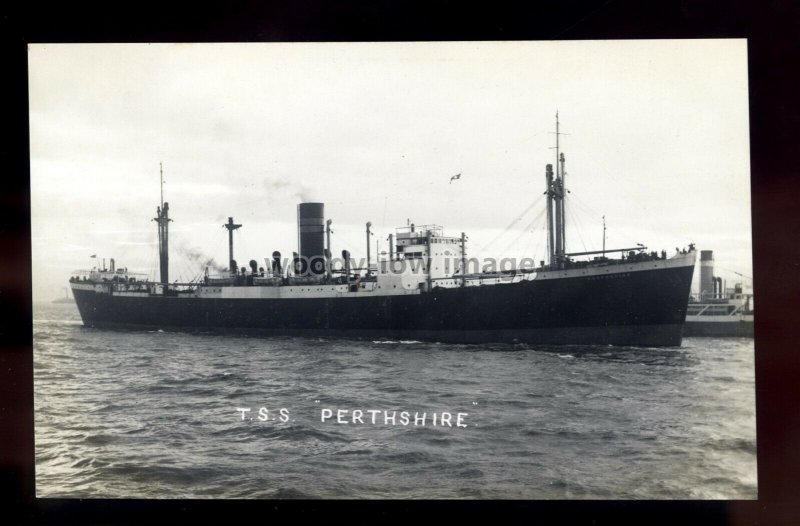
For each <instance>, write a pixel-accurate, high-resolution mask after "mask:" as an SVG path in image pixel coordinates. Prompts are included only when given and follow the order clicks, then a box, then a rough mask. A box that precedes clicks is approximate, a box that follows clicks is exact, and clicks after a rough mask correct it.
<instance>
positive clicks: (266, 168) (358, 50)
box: [28, 38, 759, 501]
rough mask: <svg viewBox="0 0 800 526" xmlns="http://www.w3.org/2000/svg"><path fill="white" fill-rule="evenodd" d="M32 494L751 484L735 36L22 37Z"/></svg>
mask: <svg viewBox="0 0 800 526" xmlns="http://www.w3.org/2000/svg"><path fill="white" fill-rule="evenodd" d="M28 97H29V120H30V124H29V127H30V198H31V201H30V206H31V236H30V239H31V262H32V295H33V373H34V375H33V376H34V378H33V379H34V424H35V478H36V481H35V491H36V497H38V498H59V499H96V498H99V499H374V500H383V499H433V500H441V499H470V500H490V499H491V500H497V499H517V500H531V499H535V500H551V499H558V500H565V499H566V500H570V499H576V500H587V499H591V500H648V501H652V500H667V499H678V500H687V499H690V500H752V499H757V498H758V489H759V484H758V477H757V461H756V417H755V413H756V411H755V381H754V378H755V338H754V317H755V294H754V288H753V277H752V276H753V247H752V235H751V232H752V226H751V192H750V181H751V174H750V171H751V170H750V134H749V128H750V120H749V119H750V116H749V113H748V41H747V40H746V39H740V38H725V39H703V40H700V39H697V40H694V39H687V40H659V39H653V40H580V41H579V40H561V41H448V42H443V41H440V42H423V41H420V42H293V43H286V42H274V43H153V44H146V43H127V44H113V43H83V44H77V43H74V44H67V43H37V44H29V45H28Z"/></svg>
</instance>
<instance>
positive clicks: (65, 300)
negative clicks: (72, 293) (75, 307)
mask: <svg viewBox="0 0 800 526" xmlns="http://www.w3.org/2000/svg"><path fill="white" fill-rule="evenodd" d="M52 303H73V300H72V298H70V297H69V293H68V292H67V288H66V287H64V297H63V298H56V299H54V300H53V301H52Z"/></svg>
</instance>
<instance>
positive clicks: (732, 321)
mask: <svg viewBox="0 0 800 526" xmlns="http://www.w3.org/2000/svg"><path fill="white" fill-rule="evenodd" d="M742 277H745V276H742ZM754 316H755V305H754V302H753V294H752V291H748V290H747V289H745V287H744V283H735V284H734V286H733V287H732V288H728V287H726V284H725V282H724V280H723V279H722V278H721V277H719V276H714V252H713V251H712V250H701V251H700V292H699V293H698V294H693V295H692V296H690V298H689V306H688V309H687V311H686V325H685V326H684V330H683V334H684V336H713V337H737V338H752V337H753V327H754Z"/></svg>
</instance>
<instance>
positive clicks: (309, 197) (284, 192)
mask: <svg viewBox="0 0 800 526" xmlns="http://www.w3.org/2000/svg"><path fill="white" fill-rule="evenodd" d="M264 190H265V191H266V192H267V198H268V199H280V200H284V199H285V198H288V197H292V198H295V199H297V200H299V201H301V202H306V201H314V192H313V191H312V190H311V188H309V187H308V186H306V185H304V184H303V183H299V182H297V181H291V180H283V179H265V180H264Z"/></svg>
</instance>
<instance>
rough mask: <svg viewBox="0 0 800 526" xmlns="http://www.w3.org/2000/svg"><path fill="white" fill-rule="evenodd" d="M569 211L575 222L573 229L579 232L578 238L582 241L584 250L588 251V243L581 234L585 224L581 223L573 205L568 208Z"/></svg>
mask: <svg viewBox="0 0 800 526" xmlns="http://www.w3.org/2000/svg"><path fill="white" fill-rule="evenodd" d="M567 212H568V214H569V216H570V218H571V219H572V222H573V224H574V225H575V228H573V231H574V232H575V233H577V234H578V239H579V240H580V242H581V246H583V251H584V252H588V251H589V249H587V248H586V243H584V241H583V236H582V235H581V230H582V229H583V226H582V225H581V223H580V220H579V219H578V217H577V215H576V214H575V213H574V212H573V211H572V208H571V207H570V208H567Z"/></svg>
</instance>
